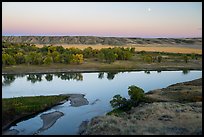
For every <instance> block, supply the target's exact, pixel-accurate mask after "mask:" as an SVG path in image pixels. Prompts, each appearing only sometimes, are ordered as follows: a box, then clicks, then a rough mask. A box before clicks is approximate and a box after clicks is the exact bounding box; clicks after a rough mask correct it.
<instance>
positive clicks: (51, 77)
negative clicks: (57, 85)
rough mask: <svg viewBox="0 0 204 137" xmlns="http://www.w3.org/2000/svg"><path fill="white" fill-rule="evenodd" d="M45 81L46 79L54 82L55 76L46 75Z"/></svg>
mask: <svg viewBox="0 0 204 137" xmlns="http://www.w3.org/2000/svg"><path fill="white" fill-rule="evenodd" d="M45 79H46V80H47V81H52V80H53V75H52V74H46V75H45Z"/></svg>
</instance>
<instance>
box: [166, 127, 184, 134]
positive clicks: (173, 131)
mask: <svg viewBox="0 0 204 137" xmlns="http://www.w3.org/2000/svg"><path fill="white" fill-rule="evenodd" d="M165 130H166V131H167V132H168V133H170V134H171V135H183V134H187V133H188V129H186V128H181V127H167V128H165Z"/></svg>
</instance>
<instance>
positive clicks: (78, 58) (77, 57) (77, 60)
mask: <svg viewBox="0 0 204 137" xmlns="http://www.w3.org/2000/svg"><path fill="white" fill-rule="evenodd" d="M83 61H84V58H83V54H76V55H73V59H72V60H71V62H72V63H74V64H75V63H76V64H82V63H83Z"/></svg>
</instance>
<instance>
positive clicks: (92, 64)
mask: <svg viewBox="0 0 204 137" xmlns="http://www.w3.org/2000/svg"><path fill="white" fill-rule="evenodd" d="M163 60H165V61H162V62H161V63H158V62H152V63H146V62H144V61H141V60H139V59H137V57H134V58H133V59H132V60H130V61H115V62H113V63H111V64H108V63H102V62H98V61H95V60H94V59H86V60H85V61H84V63H83V64H80V65H73V64H57V63H56V64H51V65H25V64H24V65H23V64H22V65H13V66H4V67H2V74H32V73H58V72H79V73H83V72H101V71H103V72H104V71H162V70H202V58H201V57H199V58H198V59H197V60H195V59H190V60H189V61H188V63H185V62H184V61H182V60H180V61H178V60H177V61H174V60H173V61H172V59H163ZM175 60H176V59H175Z"/></svg>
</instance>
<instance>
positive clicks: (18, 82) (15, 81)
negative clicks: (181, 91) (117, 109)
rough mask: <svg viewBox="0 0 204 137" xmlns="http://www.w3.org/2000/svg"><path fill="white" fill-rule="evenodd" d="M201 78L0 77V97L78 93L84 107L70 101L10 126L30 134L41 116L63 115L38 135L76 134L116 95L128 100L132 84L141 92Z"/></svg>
mask: <svg viewBox="0 0 204 137" xmlns="http://www.w3.org/2000/svg"><path fill="white" fill-rule="evenodd" d="M201 77H202V71H160V72H158V71H131V72H94V73H56V74H29V75H2V98H12V97H20V96H40V95H58V94H71V93H80V94H85V98H86V99H87V100H88V101H89V104H88V105H83V106H80V107H73V106H71V105H70V102H69V101H68V102H66V103H64V104H62V105H58V106H55V107H53V108H52V109H50V110H48V111H45V112H42V113H40V114H38V115H36V116H35V117H33V118H31V119H28V120H24V121H22V122H19V123H17V124H16V125H15V126H12V127H11V128H10V129H16V130H18V131H19V133H18V134H34V133H35V132H36V131H37V130H38V129H39V128H41V127H42V125H43V121H42V119H41V118H40V116H41V115H42V114H46V113H49V112H54V111H60V112H62V113H64V115H63V116H62V117H60V118H59V119H58V120H57V121H56V122H55V123H54V125H52V126H51V127H50V128H48V129H47V130H45V131H43V132H40V133H39V134H43V135H54V134H61V135H70V134H77V133H78V129H79V125H80V124H81V122H82V121H86V120H90V119H91V118H93V117H95V116H100V115H105V114H106V113H107V112H108V111H110V110H111V109H112V108H111V106H110V103H109V101H110V100H111V99H112V97H113V96H114V95H116V94H120V95H121V96H123V97H126V98H128V97H129V96H128V92H127V91H128V87H129V86H130V85H136V86H138V87H140V88H142V89H144V91H145V92H148V91H150V90H154V89H158V88H165V87H167V86H169V85H171V84H175V83H178V82H185V81H190V80H194V79H197V78H201Z"/></svg>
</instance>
